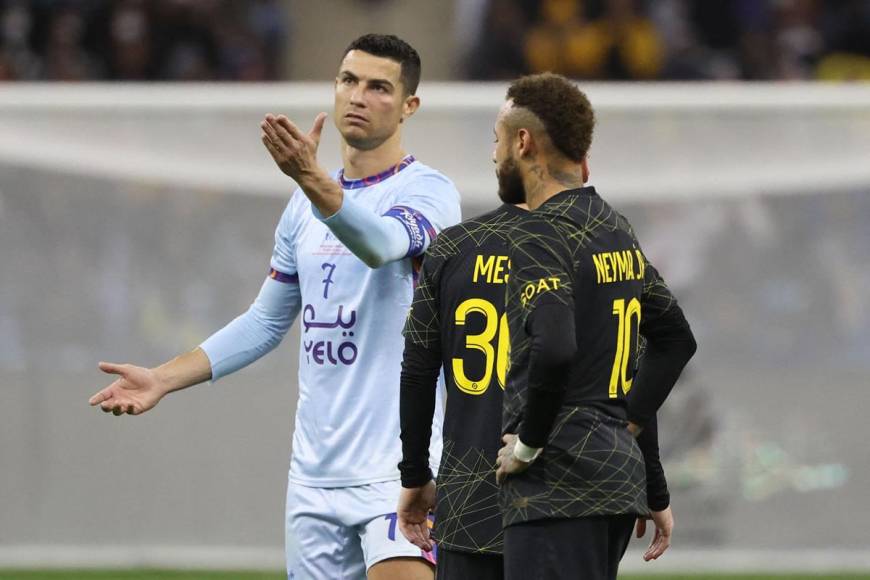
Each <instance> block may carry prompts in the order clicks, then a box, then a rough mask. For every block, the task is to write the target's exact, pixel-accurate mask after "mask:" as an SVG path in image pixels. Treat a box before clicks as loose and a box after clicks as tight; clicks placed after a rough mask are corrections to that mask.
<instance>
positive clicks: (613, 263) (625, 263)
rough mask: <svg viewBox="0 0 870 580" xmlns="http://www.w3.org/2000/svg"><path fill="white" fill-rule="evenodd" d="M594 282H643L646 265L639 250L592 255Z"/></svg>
mask: <svg viewBox="0 0 870 580" xmlns="http://www.w3.org/2000/svg"><path fill="white" fill-rule="evenodd" d="M592 261H593V262H594V263H595V273H596V281H597V282H598V283H599V284H610V283H612V282H626V281H629V280H643V272H644V269H645V268H646V264H645V263H644V261H643V254H641V252H640V250H638V249H634V250H619V251H616V252H601V253H599V254H592Z"/></svg>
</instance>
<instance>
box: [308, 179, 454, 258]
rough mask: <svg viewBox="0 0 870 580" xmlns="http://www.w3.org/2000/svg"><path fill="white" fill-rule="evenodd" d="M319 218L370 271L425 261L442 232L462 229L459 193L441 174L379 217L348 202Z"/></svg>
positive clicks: (413, 187)
mask: <svg viewBox="0 0 870 580" xmlns="http://www.w3.org/2000/svg"><path fill="white" fill-rule="evenodd" d="M314 214H315V216H317V218H318V219H320V220H321V221H323V223H324V224H326V225H327V226H328V227H329V229H330V230H331V231H332V233H334V234H335V236H336V237H337V238H338V239H339V240H341V241H342V243H343V244H344V245H345V246H347V248H348V249H349V250H350V251H351V252H353V253H354V255H356V256H357V257H358V258H359V259H360V260H362V261H363V262H365V263H366V265H368V266H369V267H372V268H379V267H380V266H383V265H384V264H387V263H389V262H393V261H395V260H401V259H403V258H409V257H415V256H420V255H422V254H423V253H424V252H425V251H426V248H428V247H429V244H431V243H432V241H433V240H434V239H435V236H436V235H437V233H438V232H439V231H441V230H442V229H444V228H446V227H448V226H452V225H454V224H457V223H459V221H460V220H461V213H460V209H459V192H458V191H456V187H455V186H454V185H453V183H452V182H451V181H450V180H449V179H447V178H446V177H444V176H443V175H441V174H440V173H436V172H431V173H424V174H422V175H420V176H419V177H417V178H415V179H413V180H412V181H410V182H409V183H408V185H407V186H405V190H404V191H403V192H402V193H400V194H399V196H398V197H397V199H396V203H395V205H394V206H393V207H391V208H390V209H389V210H387V212H386V213H385V214H384V215H382V216H379V215H377V214H375V213H373V212H372V211H371V210H369V209H367V208H365V207H363V206H362V205H361V204H359V203H357V202H355V201H354V200H352V199H351V198H350V197H348V196H345V197H344V200H343V201H342V205H341V208H340V209H339V210H338V211H337V212H336V213H334V214H333V215H331V216H329V217H328V218H325V219H324V218H323V217H322V216H321V215H320V213H319V212H318V211H317V210H316V209H315V210H314Z"/></svg>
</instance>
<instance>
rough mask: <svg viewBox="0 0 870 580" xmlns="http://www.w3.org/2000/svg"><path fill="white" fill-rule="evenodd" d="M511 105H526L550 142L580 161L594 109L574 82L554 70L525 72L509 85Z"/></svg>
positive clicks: (587, 143)
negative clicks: (539, 72) (524, 74)
mask: <svg viewBox="0 0 870 580" xmlns="http://www.w3.org/2000/svg"><path fill="white" fill-rule="evenodd" d="M507 99H513V103H514V107H522V108H524V109H528V110H529V111H531V112H532V113H534V114H535V116H536V117H538V119H540V120H541V123H543V125H544V128H545V129H546V131H547V136H548V137H549V138H550V141H552V142H553V145H554V146H555V147H556V149H558V150H559V151H561V152H562V154H564V155H565V156H566V157H568V159H570V160H572V161H576V162H578V163H579V162H580V161H582V160H583V158H584V157H586V153H588V152H589V147H590V145H592V132H593V130H594V128H595V112H594V111H593V110H592V105H591V104H590V103H589V99H588V98H586V95H585V94H584V93H583V91H581V90H580V89H578V88H577V87H576V86H575V85H574V83H572V82H571V81H569V80H568V79H566V78H565V77H563V76H562V75H557V74H553V73H542V74H536V75H529V76H524V77H522V78H520V79H517V80H515V81H514V82H512V83H511V85H510V87H508V91H507Z"/></svg>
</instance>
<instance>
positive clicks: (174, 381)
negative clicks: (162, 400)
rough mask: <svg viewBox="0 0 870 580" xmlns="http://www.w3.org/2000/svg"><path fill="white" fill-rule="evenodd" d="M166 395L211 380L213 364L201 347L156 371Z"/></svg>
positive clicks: (164, 364) (157, 368)
mask: <svg viewBox="0 0 870 580" xmlns="http://www.w3.org/2000/svg"><path fill="white" fill-rule="evenodd" d="M154 372H155V374H156V375H157V378H158V379H159V380H160V383H161V384H162V385H163V386H164V393H163V394H168V393H171V392H173V391H179V390H181V389H186V388H187V387H191V386H193V385H198V384H199V383H202V382H205V381H207V380H209V379H210V378H211V363H210V362H209V360H208V357H207V356H206V354H205V352H203V350H202V349H201V348H199V347H197V348H195V349H193V350H192V351H190V352H186V353H184V354H182V355H179V356H177V357H175V358H174V359H172V360H170V361H168V362H165V363H163V364H162V365H160V366H159V367H156V368H155V369H154Z"/></svg>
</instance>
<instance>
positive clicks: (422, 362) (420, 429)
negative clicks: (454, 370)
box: [399, 340, 441, 487]
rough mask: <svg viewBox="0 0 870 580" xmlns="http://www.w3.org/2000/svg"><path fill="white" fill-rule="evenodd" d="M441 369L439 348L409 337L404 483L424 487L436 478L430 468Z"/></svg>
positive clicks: (403, 396)
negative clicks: (433, 422) (433, 424)
mask: <svg viewBox="0 0 870 580" xmlns="http://www.w3.org/2000/svg"><path fill="white" fill-rule="evenodd" d="M440 370H441V353H440V352H439V351H438V350H437V349H433V348H426V347H424V346H420V345H418V344H416V343H414V342H412V341H410V340H406V341H405V353H404V356H403V360H402V374H401V379H400V383H399V385H400V386H399V389H400V394H399V414H400V425H401V429H402V434H401V437H402V461H401V462H400V463H399V471H400V473H401V475H402V487H420V486H422V485H425V484H426V483H427V482H428V481H430V480H431V479H432V478H433V476H432V470H431V469H430V468H429V441H430V439H431V437H432V418H433V417H434V415H435V395H436V389H437V386H438V374H439V372H440Z"/></svg>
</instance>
